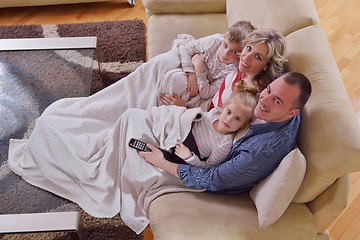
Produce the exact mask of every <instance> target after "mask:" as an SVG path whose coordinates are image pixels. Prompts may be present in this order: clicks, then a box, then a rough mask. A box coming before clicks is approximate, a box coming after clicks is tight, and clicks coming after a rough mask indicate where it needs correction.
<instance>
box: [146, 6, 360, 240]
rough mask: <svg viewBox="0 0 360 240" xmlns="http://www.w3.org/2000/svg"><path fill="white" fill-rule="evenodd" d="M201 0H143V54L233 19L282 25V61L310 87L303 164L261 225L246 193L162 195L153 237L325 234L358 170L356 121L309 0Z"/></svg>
mask: <svg viewBox="0 0 360 240" xmlns="http://www.w3.org/2000/svg"><path fill="white" fill-rule="evenodd" d="M206 2H209V5H208V8H201V7H200V6H201V5H203V4H204V0H203V1H196V0H183V1H181V0H143V3H144V6H145V7H146V10H147V13H148V17H149V29H148V40H149V42H148V57H149V58H152V57H154V56H156V55H157V54H160V53H163V52H165V51H167V50H169V49H170V44H171V42H172V40H173V39H174V38H175V37H176V35H177V34H179V33H189V34H192V35H194V36H195V37H201V36H204V35H208V34H212V33H215V32H220V33H221V32H225V31H226V28H227V26H229V25H231V24H233V23H234V22H235V21H238V20H250V21H251V22H252V23H253V24H254V25H256V26H261V27H272V28H275V29H277V30H278V31H280V32H281V33H282V34H283V35H284V36H285V41H286V46H287V51H286V52H287V57H288V60H289V61H288V63H287V67H288V68H289V70H292V71H299V72H302V73H304V74H305V75H306V76H307V77H308V78H309V79H310V80H311V82H312V86H313V94H312V96H311V97H310V100H309V102H308V104H307V105H306V106H305V109H304V111H303V113H302V117H303V121H302V125H301V129H300V136H299V142H298V146H299V149H300V150H301V151H302V153H303V154H304V156H305V158H306V160H307V171H306V174H305V177H304V180H303V182H302V185H301V186H300V189H299V191H298V192H297V194H296V196H295V198H294V200H293V201H292V203H291V204H290V205H289V207H288V208H287V209H286V211H285V213H284V214H283V215H282V216H281V217H280V219H279V220H277V221H276V222H275V223H274V224H272V225H270V226H269V227H267V228H265V229H262V228H260V227H259V223H258V219H257V210H256V208H255V205H254V203H253V202H252V200H251V198H250V197H249V195H248V194H242V195H237V196H222V195H214V194H210V193H173V194H167V195H163V196H160V197H159V198H157V199H155V200H154V201H153V202H152V203H151V205H150V213H149V217H150V224H151V228H152V230H153V234H154V237H155V239H160V240H162V239H164V240H173V239H196V240H197V239H231V240H233V239H246V240H249V239H266V240H269V239H274V240H279V239H284V240H285V239H286V240H289V239H307V240H309V239H317V240H325V239H329V233H328V231H327V230H326V229H327V228H328V227H329V225H330V224H331V223H332V222H333V221H334V220H335V218H336V217H337V216H339V215H340V213H341V212H342V211H343V209H344V208H345V207H346V203H347V196H348V191H349V176H348V173H350V172H354V171H360V161H358V159H360V126H359V123H358V121H357V118H356V116H355V113H354V111H353V109H352V106H351V104H350V101H349V99H348V96H347V93H346V91H345V88H344V84H343V82H342V78H341V75H340V73H339V70H338V68H337V66H336V62H335V60H334V58H333V56H332V52H331V49H330V47H329V44H328V41H327V39H326V35H325V33H324V32H323V30H322V29H321V26H320V23H319V18H318V15H317V13H316V9H315V6H314V3H313V1H312V0H301V1H298V0H258V1H254V0H227V1H225V0H211V1H206ZM224 6H226V10H225V9H224ZM206 11H208V12H206Z"/></svg>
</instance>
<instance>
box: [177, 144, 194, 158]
mask: <svg viewBox="0 0 360 240" xmlns="http://www.w3.org/2000/svg"><path fill="white" fill-rule="evenodd" d="M175 154H176V155H178V156H179V157H181V158H182V159H184V160H187V159H189V158H191V157H192V153H191V151H190V149H189V148H187V147H186V146H185V145H184V144H183V143H181V142H179V143H178V144H176V147H175Z"/></svg>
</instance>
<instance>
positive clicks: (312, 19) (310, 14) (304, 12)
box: [226, 0, 319, 36]
mask: <svg viewBox="0 0 360 240" xmlns="http://www.w3.org/2000/svg"><path fill="white" fill-rule="evenodd" d="M279 5H281V7H279ZM226 13H227V19H228V24H229V26H230V25H232V24H233V23H235V22H236V21H239V20H250V22H251V23H252V24H253V25H254V26H257V27H271V28H274V29H276V30H278V31H279V32H280V33H282V34H283V35H284V36H286V35H288V34H289V33H291V32H294V31H296V30H298V29H301V28H303V27H307V26H310V25H313V24H318V23H319V18H318V15H317V13H316V9H315V7H314V2H313V1H312V0H301V1H287V0H282V1H279V0H266V1H261V2H260V4H259V3H258V4H255V3H254V1H253V0H242V1H239V0H227V1H226Z"/></svg>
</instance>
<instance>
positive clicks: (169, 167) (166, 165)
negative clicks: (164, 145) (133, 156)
mask: <svg viewBox="0 0 360 240" xmlns="http://www.w3.org/2000/svg"><path fill="white" fill-rule="evenodd" d="M146 146H147V147H148V148H150V149H151V152H143V151H138V154H139V156H140V157H143V158H144V159H145V160H146V161H147V162H148V163H151V164H152V165H154V166H155V167H158V168H161V169H163V170H164V171H166V172H167V173H170V174H172V175H174V176H175V177H179V176H178V174H177V170H178V166H179V165H178V164H176V163H172V162H169V161H168V160H166V159H165V157H164V154H163V153H162V152H161V151H160V150H159V149H158V148H156V147H154V146H153V145H151V144H149V143H148V144H147V145H146Z"/></svg>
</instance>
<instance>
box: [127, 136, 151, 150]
mask: <svg viewBox="0 0 360 240" xmlns="http://www.w3.org/2000/svg"><path fill="white" fill-rule="evenodd" d="M129 146H130V147H132V148H135V149H137V150H139V151H144V152H151V150H150V148H148V147H147V146H146V143H144V142H142V141H140V140H138V139H135V138H132V139H130V142H129Z"/></svg>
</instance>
